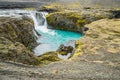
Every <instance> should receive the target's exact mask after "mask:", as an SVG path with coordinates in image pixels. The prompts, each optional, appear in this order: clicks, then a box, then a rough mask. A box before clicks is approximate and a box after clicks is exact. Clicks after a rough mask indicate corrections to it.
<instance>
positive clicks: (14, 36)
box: [0, 17, 38, 64]
mask: <svg viewBox="0 0 120 80" xmlns="http://www.w3.org/2000/svg"><path fill="white" fill-rule="evenodd" d="M33 30H34V26H33V21H32V20H31V19H29V18H26V17H21V18H9V17H7V18H5V17H1V18H0V59H1V60H12V61H15V62H21V63H26V64H38V60H37V58H36V57H35V56H34V55H33V53H32V52H31V49H32V48H33V47H34V46H35V45H36V41H35V36H34V33H33Z"/></svg>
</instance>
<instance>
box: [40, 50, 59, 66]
mask: <svg viewBox="0 0 120 80" xmlns="http://www.w3.org/2000/svg"><path fill="white" fill-rule="evenodd" d="M38 60H39V62H40V65H45V64H49V63H51V62H55V61H60V60H61V59H60V58H58V52H47V53H45V54H43V55H40V56H38Z"/></svg>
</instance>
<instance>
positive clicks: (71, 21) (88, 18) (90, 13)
mask: <svg viewBox="0 0 120 80" xmlns="http://www.w3.org/2000/svg"><path fill="white" fill-rule="evenodd" d="M46 18H47V21H48V25H50V27H48V28H52V29H61V30H68V31H74V32H80V33H83V28H84V25H85V24H88V23H91V22H93V21H96V20H99V19H103V18H113V15H112V13H110V12H106V11H98V10H82V11H78V12H69V11H67V12H66V11H64V12H54V13H50V14H48V15H47V16H46Z"/></svg>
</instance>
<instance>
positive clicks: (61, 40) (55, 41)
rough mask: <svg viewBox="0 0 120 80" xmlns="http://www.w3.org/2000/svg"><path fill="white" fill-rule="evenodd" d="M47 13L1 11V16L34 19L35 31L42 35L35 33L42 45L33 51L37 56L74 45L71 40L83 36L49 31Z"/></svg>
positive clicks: (68, 32) (67, 32) (60, 31)
mask: <svg viewBox="0 0 120 80" xmlns="http://www.w3.org/2000/svg"><path fill="white" fill-rule="evenodd" d="M47 14H48V13H46V12H37V11H27V10H0V16H4V17H18V18H19V17H21V16H28V17H30V18H32V19H33V21H34V26H35V30H36V31H37V32H38V33H39V34H40V35H41V36H38V35H37V34H36V32H35V31H34V30H33V31H34V33H35V35H36V37H37V42H38V43H40V45H38V46H37V47H36V48H35V49H34V50H33V51H34V53H35V55H41V54H43V53H45V52H49V51H56V50H57V49H58V47H59V46H60V45H61V44H65V43H67V42H69V43H70V45H73V43H72V42H71V40H76V39H79V38H80V37H81V36H82V35H81V34H79V33H75V32H70V31H62V30H52V29H48V28H47V27H48V25H47V20H46V17H45V16H46V15H47Z"/></svg>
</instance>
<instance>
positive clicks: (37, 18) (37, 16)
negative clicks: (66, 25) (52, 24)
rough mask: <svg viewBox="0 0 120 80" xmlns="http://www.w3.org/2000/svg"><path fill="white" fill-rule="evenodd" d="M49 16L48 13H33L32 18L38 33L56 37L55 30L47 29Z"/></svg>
mask: <svg viewBox="0 0 120 80" xmlns="http://www.w3.org/2000/svg"><path fill="white" fill-rule="evenodd" d="M47 14H48V13H47V12H32V13H31V17H32V19H33V21H34V25H35V30H37V31H38V32H39V31H40V32H42V33H47V34H50V35H54V34H55V32H54V30H51V29H48V28H47V27H48V24H47V20H46V15H47Z"/></svg>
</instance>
